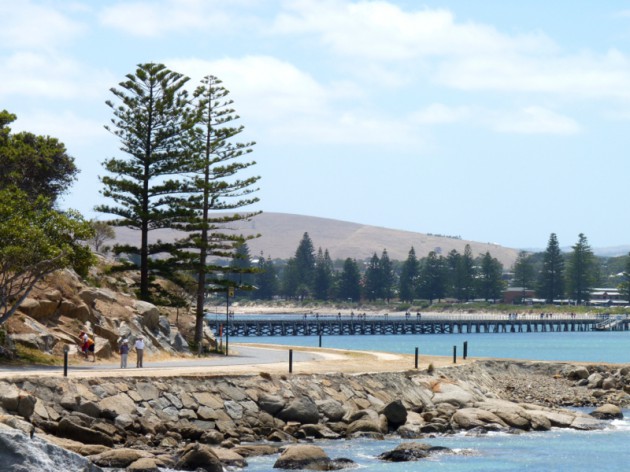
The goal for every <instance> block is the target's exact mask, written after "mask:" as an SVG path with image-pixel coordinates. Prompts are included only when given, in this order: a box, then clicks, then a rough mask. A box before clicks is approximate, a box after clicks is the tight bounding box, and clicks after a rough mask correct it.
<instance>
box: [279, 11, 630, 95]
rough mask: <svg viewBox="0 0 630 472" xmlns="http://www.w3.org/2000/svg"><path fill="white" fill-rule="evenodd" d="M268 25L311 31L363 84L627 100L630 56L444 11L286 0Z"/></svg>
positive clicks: (293, 31)
mask: <svg viewBox="0 0 630 472" xmlns="http://www.w3.org/2000/svg"><path fill="white" fill-rule="evenodd" d="M271 31H272V32H273V33H274V34H276V35H280V36H283V35H291V36H308V35H311V36H315V37H317V38H319V39H320V41H321V42H322V43H323V44H324V45H326V46H327V47H328V48H329V49H330V50H331V51H333V52H334V53H335V54H337V55H340V56H343V57H344V59H345V61H346V63H345V65H342V66H341V67H347V70H348V71H350V72H352V73H354V76H355V77H361V78H362V80H363V81H364V82H365V83H374V82H376V81H380V83H381V84H382V85H386V86H388V87H392V88H400V87H403V86H406V85H408V84H409V83H414V82H416V81H417V80H419V79H421V78H423V77H424V78H429V79H430V80H431V81H432V82H434V83H436V84H437V85H440V86H446V87H449V88H455V89H459V90H466V91H477V90H488V91H498V92H518V93H554V94H561V95H563V96H565V97H570V98H578V99H585V98H586V99H591V98H620V97H621V98H624V99H628V98H630V58H629V57H628V56H627V55H626V54H623V53H621V52H619V51H617V50H614V49H612V50H610V51H608V52H606V53H604V54H597V53H594V52H588V51H585V52H574V53H567V52H564V51H562V50H561V48H560V47H559V46H558V45H557V44H556V43H555V42H554V41H553V40H552V39H551V38H549V37H548V36H547V35H545V34H544V33H542V32H539V31H531V32H527V33H524V34H507V33H504V32H501V31H499V30H497V29H496V28H495V27H493V26H491V25H488V24H483V23H479V22H473V21H461V20H458V19H457V18H456V17H455V15H454V14H453V13H452V12H451V11H448V10H445V9H429V8H422V9H418V8H416V9H407V10H405V9H403V8H401V7H399V6H397V5H395V4H393V3H390V2H387V1H381V0H360V1H344V0H297V1H287V2H285V10H284V11H283V12H282V13H280V14H279V15H278V16H277V18H276V20H275V22H274V25H273V28H272V29H271Z"/></svg>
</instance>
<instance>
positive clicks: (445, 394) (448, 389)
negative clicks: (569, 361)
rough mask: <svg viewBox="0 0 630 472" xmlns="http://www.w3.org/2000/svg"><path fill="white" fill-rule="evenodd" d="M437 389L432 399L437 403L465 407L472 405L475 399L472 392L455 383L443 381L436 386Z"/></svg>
mask: <svg viewBox="0 0 630 472" xmlns="http://www.w3.org/2000/svg"><path fill="white" fill-rule="evenodd" d="M435 390H436V393H435V394H434V395H433V398H432V401H433V403H434V404H436V405H438V404H440V403H449V404H451V405H453V406H456V407H458V408H464V407H467V406H470V405H471V404H472V402H473V401H474V396H473V395H472V393H470V392H467V391H466V390H464V389H463V388H462V387H460V386H459V385H456V384H453V383H449V382H441V383H439V384H438V385H437V386H436V387H435Z"/></svg>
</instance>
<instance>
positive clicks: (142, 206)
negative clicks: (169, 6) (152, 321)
mask: <svg viewBox="0 0 630 472" xmlns="http://www.w3.org/2000/svg"><path fill="white" fill-rule="evenodd" d="M126 78H127V80H125V81H123V82H121V83H120V84H119V88H112V89H111V92H112V94H113V95H114V97H115V99H116V101H115V102H114V101H109V100H108V101H107V102H106V103H107V105H108V106H109V107H110V108H111V109H112V113H113V115H114V117H113V118H112V119H111V124H110V125H109V126H106V127H105V128H106V129H107V130H108V131H111V132H112V133H113V134H114V135H116V136H117V137H118V138H119V139H120V142H121V150H122V151H123V152H124V153H125V154H126V156H127V157H126V158H124V159H119V158H111V159H108V160H106V161H105V162H104V163H103V165H104V167H105V169H106V170H107V171H108V175H106V176H104V177H102V178H101V181H102V183H103V185H104V188H103V190H102V191H101V193H102V194H103V196H104V197H107V198H110V199H112V200H113V201H114V202H115V203H116V204H115V205H99V206H97V207H96V210H97V211H100V212H103V213H107V214H110V215H116V216H118V217H119V219H117V220H115V221H114V222H113V224H115V225H117V226H127V227H129V228H135V229H138V230H140V234H141V237H140V244H139V245H128V246H119V247H115V248H114V250H115V252H116V253H118V254H120V253H127V254H137V255H139V257H140V296H141V298H143V299H148V298H149V262H150V255H151V254H157V253H159V252H161V251H163V250H164V248H163V247H161V245H160V244H156V245H151V246H150V245H149V243H148V233H149V231H151V230H154V229H157V228H163V227H168V226H169V225H170V223H171V222H172V221H173V219H174V218H175V217H176V216H178V215H177V213H176V212H175V211H174V209H173V207H172V206H171V203H172V202H173V196H174V195H178V194H179V193H180V192H181V190H182V188H183V184H182V182H181V179H177V178H172V176H173V175H175V176H177V175H178V174H180V173H181V172H184V171H185V170H186V168H187V165H188V163H189V162H190V149H189V147H188V146H187V143H188V139H189V137H190V134H191V129H192V127H193V125H194V120H193V113H192V111H191V108H190V104H189V99H188V94H187V92H186V91H185V90H184V88H183V87H184V85H185V84H186V82H187V81H188V78H187V77H184V76H183V75H181V74H178V73H176V72H172V71H170V70H168V69H167V68H166V67H165V66H164V65H162V64H140V65H138V68H137V69H136V71H135V73H134V74H128V75H127V76H126Z"/></svg>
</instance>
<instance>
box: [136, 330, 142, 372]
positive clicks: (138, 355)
mask: <svg viewBox="0 0 630 472" xmlns="http://www.w3.org/2000/svg"><path fill="white" fill-rule="evenodd" d="M135 348H136V367H142V357H143V355H144V338H143V337H142V336H140V337H138V338H137V339H136V344H135Z"/></svg>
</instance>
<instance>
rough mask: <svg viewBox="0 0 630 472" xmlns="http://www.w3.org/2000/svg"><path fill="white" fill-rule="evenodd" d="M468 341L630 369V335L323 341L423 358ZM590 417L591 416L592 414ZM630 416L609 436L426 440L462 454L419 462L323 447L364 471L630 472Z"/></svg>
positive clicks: (314, 341)
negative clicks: (629, 366) (394, 460)
mask: <svg viewBox="0 0 630 472" xmlns="http://www.w3.org/2000/svg"><path fill="white" fill-rule="evenodd" d="M464 341H466V342H467V343H468V357H469V358H474V357H496V358H513V359H530V360H549V361H552V360H555V361H587V362H609V363H630V332H618V331H613V332H569V333H488V334H486V333H481V334H436V335H365V336H324V337H322V347H329V348H338V349H353V350H378V351H385V352H392V353H408V354H414V352H415V348H416V347H417V348H418V349H419V353H420V356H422V355H423V354H425V355H444V356H450V357H452V355H453V346H457V355H458V356H461V355H462V351H463V343H464ZM230 342H234V343H236V342H248V343H252V342H254V343H270V344H282V345H295V346H313V347H316V346H318V345H319V337H318V336H291V337H260V338H257V337H230ZM584 411H585V412H587V413H588V412H590V411H591V410H589V409H585V410H584ZM628 415H630V411H624V416H625V417H624V419H623V420H615V421H611V422H609V423H608V427H607V428H606V429H605V430H602V431H588V432H586V431H574V430H565V429H553V430H552V431H547V432H533V433H522V434H518V435H514V434H504V433H490V434H487V435H482V436H467V435H465V434H458V435H454V436H443V437H437V438H430V439H422V440H420V441H422V442H427V443H430V444H432V445H435V446H445V447H449V448H451V449H453V450H454V451H456V452H457V454H454V455H450V454H443V455H438V456H435V457H432V458H430V459H425V460H422V461H418V462H405V463H385V462H381V461H379V460H378V459H377V456H378V455H379V454H381V453H382V452H385V451H388V450H391V449H393V448H395V447H396V446H397V445H398V444H400V443H401V442H402V440H401V439H399V438H388V439H386V440H385V441H375V440H353V441H346V440H340V441H326V442H318V443H317V444H319V445H321V446H322V447H323V448H324V450H326V452H327V453H328V455H329V456H330V457H332V458H338V457H347V458H350V459H352V460H354V461H355V462H356V463H357V464H358V465H359V469H358V470H364V471H366V472H368V471H374V472H376V471H379V472H381V471H382V472H406V471H444V472H459V471H466V472H474V471H479V472H481V471H484V472H485V471H523V470H526V471H567V472H576V471H578V472H581V471H584V472H592V471H628V470H630V451H629V449H628V444H630V418H629V417H628ZM276 459H277V456H272V457H258V458H251V459H249V460H248V462H249V467H248V468H247V470H248V471H252V472H263V471H265V472H267V471H269V472H270V471H272V470H277V469H273V464H274V462H275V460H276Z"/></svg>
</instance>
